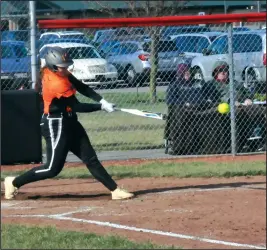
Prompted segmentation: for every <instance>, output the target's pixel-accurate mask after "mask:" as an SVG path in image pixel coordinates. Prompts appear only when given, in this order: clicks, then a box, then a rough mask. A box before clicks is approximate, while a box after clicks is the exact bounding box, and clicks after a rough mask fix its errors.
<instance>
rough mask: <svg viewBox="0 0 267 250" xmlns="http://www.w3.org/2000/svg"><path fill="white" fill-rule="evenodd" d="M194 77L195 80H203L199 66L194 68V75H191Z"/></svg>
mask: <svg viewBox="0 0 267 250" xmlns="http://www.w3.org/2000/svg"><path fill="white" fill-rule="evenodd" d="M193 77H194V79H196V80H200V81H203V80H204V76H203V73H202V71H201V69H200V68H196V69H195V70H194V75H193Z"/></svg>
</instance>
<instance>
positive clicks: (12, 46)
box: [1, 1, 31, 90]
mask: <svg viewBox="0 0 267 250" xmlns="http://www.w3.org/2000/svg"><path fill="white" fill-rule="evenodd" d="M29 27H30V25H29V2H28V1H1V90H18V89H22V88H24V89H25V88H31V83H30V78H31V58H30V29H29Z"/></svg>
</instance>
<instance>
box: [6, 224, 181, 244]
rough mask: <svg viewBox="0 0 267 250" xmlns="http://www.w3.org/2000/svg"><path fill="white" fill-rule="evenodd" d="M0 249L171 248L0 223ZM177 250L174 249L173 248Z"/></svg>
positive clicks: (114, 238)
mask: <svg viewBox="0 0 267 250" xmlns="http://www.w3.org/2000/svg"><path fill="white" fill-rule="evenodd" d="M1 249H174V247H168V248H167V247H166V246H157V245H154V244H152V243H150V242H144V243H136V242H132V241H129V240H127V239H126V238H122V237H119V236H99V235H96V234H92V233H82V232H74V231H59V230H57V229H56V228H55V227H36V226H35V227H32V226H31V227H29V226H21V225H9V224H2V227H1ZM176 249H177V248H176Z"/></svg>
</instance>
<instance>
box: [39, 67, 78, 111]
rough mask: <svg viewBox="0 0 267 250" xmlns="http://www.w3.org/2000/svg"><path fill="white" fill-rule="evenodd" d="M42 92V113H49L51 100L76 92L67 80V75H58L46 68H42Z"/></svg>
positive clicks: (69, 95)
mask: <svg viewBox="0 0 267 250" xmlns="http://www.w3.org/2000/svg"><path fill="white" fill-rule="evenodd" d="M42 94H43V100H44V113H45V114H48V113H49V108H50V105H51V103H52V101H53V100H54V99H55V98H57V99H60V98H61V97H71V96H73V95H75V94H76V89H75V88H74V87H73V85H72V84H71V82H70V81H69V78H68V76H65V77H63V76H59V75H57V74H56V73H55V72H53V71H51V70H49V69H48V68H44V69H43V77H42Z"/></svg>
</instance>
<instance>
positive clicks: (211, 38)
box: [209, 36, 218, 42]
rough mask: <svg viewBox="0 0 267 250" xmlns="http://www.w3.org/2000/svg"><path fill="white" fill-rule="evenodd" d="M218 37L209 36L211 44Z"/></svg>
mask: <svg viewBox="0 0 267 250" xmlns="http://www.w3.org/2000/svg"><path fill="white" fill-rule="evenodd" d="M217 37H218V36H209V39H210V41H211V42H213V41H214V40H215V39H216V38H217Z"/></svg>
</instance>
